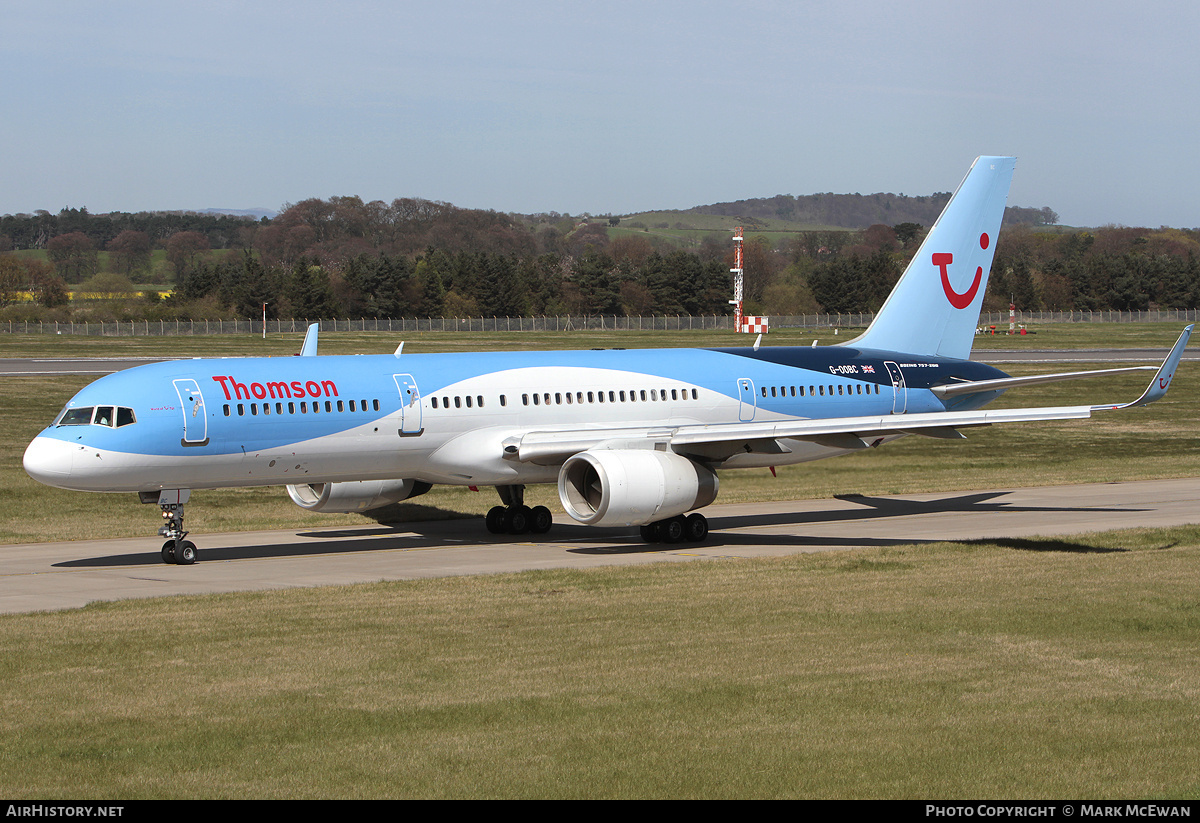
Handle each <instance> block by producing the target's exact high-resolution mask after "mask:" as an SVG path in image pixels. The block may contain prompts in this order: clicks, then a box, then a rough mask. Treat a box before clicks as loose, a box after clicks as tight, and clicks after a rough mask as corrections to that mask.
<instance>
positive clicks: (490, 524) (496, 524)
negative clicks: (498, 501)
mask: <svg viewBox="0 0 1200 823" xmlns="http://www.w3.org/2000/svg"><path fill="white" fill-rule="evenodd" d="M506 512H507V510H506V509H505V508H504V507H503V506H493V507H492V508H491V509H489V510H488V513H487V517H485V518H484V520H483V522H484V525H485V526H487V530H488V531H489V532H491V533H492V534H504V531H505V529H504V515H505V513H506Z"/></svg>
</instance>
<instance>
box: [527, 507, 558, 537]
mask: <svg viewBox="0 0 1200 823" xmlns="http://www.w3.org/2000/svg"><path fill="white" fill-rule="evenodd" d="M553 524H554V517H553V516H552V515H551V514H550V510H549V509H548V508H546V507H545V506H534V507H533V508H532V509H530V512H529V530H530V531H531V532H533V533H534V534H545V533H546V532H548V531H550V526H552V525H553Z"/></svg>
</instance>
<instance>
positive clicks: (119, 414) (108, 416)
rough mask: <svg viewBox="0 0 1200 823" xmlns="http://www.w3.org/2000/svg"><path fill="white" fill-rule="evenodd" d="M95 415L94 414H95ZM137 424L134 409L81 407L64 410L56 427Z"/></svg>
mask: <svg viewBox="0 0 1200 823" xmlns="http://www.w3.org/2000/svg"><path fill="white" fill-rule="evenodd" d="M93 413H94V414H93ZM136 422H137V417H136V416H134V413H133V409H130V408H126V407H124V406H81V407H79V408H77V409H63V412H62V414H60V415H59V416H58V420H56V421H54V425H56V426H86V425H88V424H94V425H97V426H108V427H110V428H111V427H113V426H118V427H119V426H128V425H131V424H133V423H136Z"/></svg>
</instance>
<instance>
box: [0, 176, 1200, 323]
mask: <svg viewBox="0 0 1200 823" xmlns="http://www.w3.org/2000/svg"><path fill="white" fill-rule="evenodd" d="M11 217H12V216H6V217H5V218H0V229H5V228H12V227H13V226H15V225H16V223H18V222H20V221H19V220H16V218H13V220H11V221H9V218H11ZM22 217H23V219H24V221H25V223H30V222H32V223H38V221H41V223H40V224H39V225H43V226H49V225H50V224H49V223H48V222H47V221H46V220H45V218H46V215H45V214H44V213H39V214H38V215H25V216H22ZM126 217H129V218H131V219H129V220H126ZM167 217H168V218H170V219H171V220H174V219H176V218H180V219H183V218H182V216H181V215H169V216H167ZM194 217H195V222H193V223H187V222H186V221H185V222H181V223H179V224H178V228H177V230H174V231H171V230H170V226H171V225H172V224H171V223H170V221H169V220H167V221H165V222H157V223H156V222H153V221H151V220H150V219H149V218H148V217H146V218H144V219H143V217H142V216H140V215H132V216H126V215H118V219H116V220H112V219H109V218H111V216H103V217H102V216H99V215H88V214H87V212H86V209H84V210H66V209H65V210H63V212H60V214H59V215H58V216H57V219H58V222H56V223H55V224H54V226H55V227H56V228H57V229H59V230H60V233H58V234H49V236H45V235H38V237H40V238H41V239H40V240H37V241H29V240H28V238H29V237H31V236H32V235H31V234H30V233H29V232H28V231H27V229H28V228H29V227H28V225H26V226H24V228H21V229H20V231H17V232H16V234H15V235H12V234H6V235H3V236H0V247H3V246H7V248H8V251H7V252H6V253H5V252H0V304H6V303H7V304H12V305H8V306H7V308H4V309H0V311H3V313H4V315H5V319H9V318H11V319H26V318H27V319H63V320H66V319H71V318H72V317H75V318H77V319H82V318H85V317H86V318H91V319H121V320H129V319H133V320H138V319H159V318H162V319H176V318H178V319H187V318H189V317H191V318H205V317H207V318H213V319H215V318H217V317H257V316H261V314H262V311H263V305H264V304H266V307H267V315H268V317H272V318H286V317H298V318H317V317H334V316H341V317H438V316H445V317H467V316H476V317H477V316H497V317H504V316H529V315H542V314H546V315H550V314H560V315H565V314H573V315H585V314H586V315H595V314H624V315H651V314H694V315H696V314H726V313H729V312H731V307H730V306H729V303H728V300H729V299H730V297H731V296H732V281H731V275H730V272H729V269H730V268H731V266H732V263H733V261H732V248H733V247H732V242H731V239H730V235H729V234H727V233H723V232H714V233H710V234H708V235H706V236H704V237H703V238H702V239H701V240H699V241H697V242H696V243H695V244H694V245H693V247H691V248H678V247H677V246H674V245H672V244H671V243H670V241H669V240H667V239H664V238H660V237H657V236H655V235H654V234H652V233H649V232H639V231H635V230H631V229H629V228H628V227H623V226H622V225H621V223H622V221H621V220H620V219H619V218H604V219H587V218H572V217H571V216H570V215H560V214H557V213H548V214H541V215H512V214H503V213H498V212H494V211H483V210H474V209H462V208H458V207H455V206H453V205H451V204H448V203H440V202H435V201H427V200H420V199H412V198H401V199H397V200H394V201H392V202H391V203H384V202H382V201H373V202H364V201H363V200H361V199H360V198H358V197H333V198H329V199H328V200H321V199H310V200H305V201H302V202H300V203H296V204H293V205H289V206H287V207H286V208H285V209H284V210H283V211H282V212H281V213H280V214H279V215H278V216H277V217H276V218H274V219H262V220H254V219H247V218H240V217H239V218H227V217H226V216H216V215H195V216H194ZM132 218H137V219H136V220H135V219H132ZM106 219H108V221H109V225H107V226H105V227H104V228H103V229H101V228H99V227H98V224H100V223H103V222H105V220H106ZM187 219H191V218H187ZM139 220H140V221H141V222H139ZM5 221H9V222H5ZM135 226H141V228H135ZM118 227H122V228H119V230H118ZM926 231H927V229H926V228H925V226H924V225H923V224H921V223H920V222H916V221H905V222H901V223H896V224H894V225H886V224H875V225H871V226H869V227H867V228H865V229H860V230H854V231H846V230H828V231H807V232H793V233H789V234H786V235H778V234H773V235H772V236H771V237H768V236H767V235H765V234H753V233H748V237H747V240H746V244H745V249H744V269H745V298H746V304H745V309H746V312H747V313H748V314H768V315H770V314H788V315H790V314H805V313H815V312H831V313H837V312H841V313H856V312H869V311H874V310H876V309H878V307H879V306H880V305H881V304H882V302H883V300H884V298H885V297H886V296H887V294H888V293H889V292H890V290H891V288H892V286H893V285H894V284H895V282H896V279H897V278H898V277H899V275H900V273H901V272H902V271H903V269H904V267H905V265H907V263H908V261H909V259H910V258H911V257H912V255H913V254H915V252H916V249H917V248H918V247H919V245H920V242H921V240H922V239H923V237H924V235H925V233H926ZM47 232H49V229H47ZM13 237H20V238H22V240H21V241H20V243H21V244H25V243H27V242H35V246H36V243H40V246H36V248H38V249H39V251H36V252H33V251H30V250H29V249H28V248H27V246H25V245H21V246H20V248H18V245H19V244H18V242H17V241H16V240H14V239H12V238H13ZM104 238H107V239H104ZM101 240H103V242H102V243H101ZM152 269H153V270H154V271H153V272H152V271H151V270H152ZM154 276H158V277H160V279H162V280H165V281H166V283H167V285H169V286H171V287H172V291H173V293H172V294H171V295H170V296H169V297H168V298H166V299H161V300H160V299H158V289H153V290H147V291H146V292H145V293H144V295H143V296H139V295H138V294H137V287H135V286H134V285H133V284H134V282H141V283H152V282H154V280H153V277H154ZM72 287H73V288H74V289H75V290H76V291H84V292H88V293H90V294H93V295H94V294H102V295H107V296H108V299H106V300H91V301H74V302H69V301H68V299H67V291H68V289H69V288H72ZM21 292H32V293H33V295H34V298H35V301H34V302H33V303H29V302H27V301H26V302H22V301H19V300H18V297H19V296H20V293H21ZM1010 300H1012V301H1013V302H1015V303H1016V305H1017V307H1018V308H1019V309H1022V310H1030V311H1035V310H1039V309H1047V310H1060V309H1062V310H1065V309H1119V310H1130V309H1145V308H1153V307H1164V308H1194V307H1196V306H1197V304H1198V302H1200V233H1198V232H1197V231H1196V230H1181V229H1168V228H1161V229H1157V230H1150V229H1138V228H1126V227H1105V228H1101V229H1096V230H1094V231H1068V230H1063V229H1057V228H1055V227H1050V226H1044V225H1043V226H1033V225H1028V224H1022V225H1015V226H1008V227H1006V228H1005V229H1004V230H1003V231H1002V232H1001V234H1000V239H999V241H998V244H997V251H996V258H995V263H994V265H993V273H992V276H991V280H990V283H989V288H988V292H987V297H986V303H985V308H986V309H988V310H1001V309H1003V308H1006V307H1007V305H1008V303H1009V301H1010Z"/></svg>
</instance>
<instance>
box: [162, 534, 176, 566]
mask: <svg viewBox="0 0 1200 823" xmlns="http://www.w3.org/2000/svg"><path fill="white" fill-rule="evenodd" d="M162 561H163V562H164V563H170V564H171V565H172V566H174V565H175V541H174V540H168V541H167V542H166V543H163V547H162Z"/></svg>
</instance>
